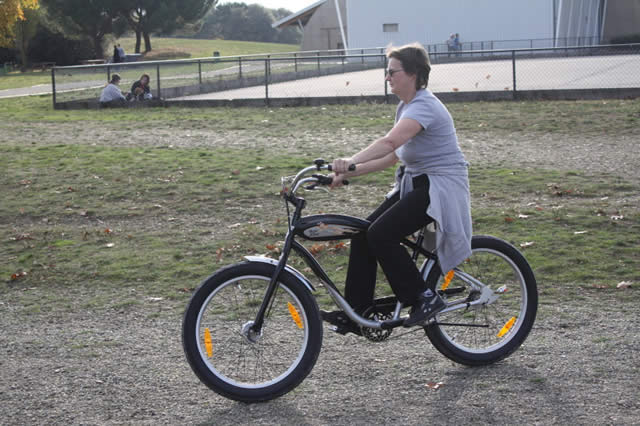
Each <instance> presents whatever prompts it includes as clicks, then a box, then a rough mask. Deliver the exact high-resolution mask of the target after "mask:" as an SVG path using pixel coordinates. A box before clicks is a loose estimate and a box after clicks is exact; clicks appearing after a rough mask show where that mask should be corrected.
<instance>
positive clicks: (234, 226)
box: [229, 222, 242, 228]
mask: <svg viewBox="0 0 640 426" xmlns="http://www.w3.org/2000/svg"><path fill="white" fill-rule="evenodd" d="M241 225H242V224H241V223H239V222H238V223H234V224H233V225H229V228H237V227H238V226H241Z"/></svg>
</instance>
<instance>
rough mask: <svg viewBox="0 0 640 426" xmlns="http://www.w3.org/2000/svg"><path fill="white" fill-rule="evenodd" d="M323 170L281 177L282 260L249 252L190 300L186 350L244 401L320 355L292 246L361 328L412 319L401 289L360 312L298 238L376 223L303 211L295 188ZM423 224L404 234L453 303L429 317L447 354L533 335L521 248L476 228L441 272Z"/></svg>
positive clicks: (386, 331)
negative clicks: (463, 252) (453, 263)
mask: <svg viewBox="0 0 640 426" xmlns="http://www.w3.org/2000/svg"><path fill="white" fill-rule="evenodd" d="M353 167H355V166H353ZM322 170H329V171H331V165H330V164H326V163H325V161H324V160H322V159H318V160H315V161H314V165H313V166H310V167H306V168H304V169H302V170H301V171H300V172H298V174H297V175H295V177H294V178H293V180H292V182H291V184H290V186H287V183H288V181H289V179H290V178H286V177H284V178H282V186H283V189H282V192H281V194H282V197H283V199H284V201H285V206H286V209H287V219H288V221H287V223H288V231H287V234H286V237H285V240H284V247H283V249H282V253H281V255H280V258H279V260H275V259H271V258H267V257H259V256H246V257H245V261H244V262H241V263H236V264H233V265H229V266H226V267H223V268H221V269H220V270H218V271H217V272H215V273H214V274H213V275H211V276H210V277H208V278H207V279H205V280H204V281H203V282H202V284H201V285H200V286H199V287H198V288H197V289H196V290H195V292H194V293H193V295H192V297H191V299H190V301H189V304H188V306H187V309H186V311H185V314H184V319H183V327H182V341H183V347H184V351H185V354H186V358H187V360H188V362H189V364H190V366H191V368H192V369H193V371H194V372H195V374H196V375H197V376H198V377H199V378H200V380H201V381H202V382H203V383H204V384H206V385H207V386H208V387H209V388H211V389H212V390H214V391H215V392H217V393H219V394H221V395H223V396H225V397H227V398H230V399H234V400H238V401H244V402H259V401H267V400H270V399H274V398H277V397H279V396H282V395H284V394H285V393H287V392H289V391H291V390H292V389H294V388H295V387H296V386H298V385H299V384H300V383H301V382H302V381H303V380H304V378H305V377H306V376H307V375H308V374H309V373H310V372H311V370H312V368H313V367H314V365H315V363H316V360H317V358H318V354H319V352H320V348H321V345H322V336H323V328H322V320H321V316H320V311H319V309H318V305H317V303H316V300H315V298H314V295H313V292H314V291H315V288H314V287H313V285H312V284H311V282H310V281H309V280H308V279H307V278H306V277H305V276H304V275H303V274H302V273H301V272H299V271H298V270H296V269H295V268H293V267H292V266H291V265H288V264H287V261H288V259H289V255H290V254H291V252H292V251H293V252H295V253H296V254H298V255H299V256H301V257H302V258H303V259H304V261H305V262H306V264H307V265H308V266H309V268H310V269H311V270H312V271H313V273H314V274H315V275H316V276H317V277H318V278H319V280H320V282H321V285H322V286H323V287H324V288H325V289H326V290H327V292H328V293H329V295H330V296H331V299H333V301H334V303H335V304H336V305H337V306H338V307H339V308H340V309H342V310H343V311H344V312H345V314H346V315H347V316H348V317H349V318H350V319H351V320H353V321H354V322H355V323H357V324H358V325H359V326H360V330H361V334H362V336H363V337H365V338H367V339H369V340H371V341H374V342H381V341H385V340H387V339H388V338H389V337H390V336H391V334H392V332H393V330H394V329H395V328H397V327H400V326H402V324H403V322H404V319H405V318H406V313H405V314H403V311H404V309H405V307H404V306H403V305H402V304H401V303H400V302H398V301H397V300H396V299H395V298H394V297H384V298H380V299H376V300H375V301H374V304H373V306H371V307H370V308H368V309H367V310H366V311H365V312H364V313H363V314H362V315H358V314H357V313H356V312H355V311H354V310H353V309H352V308H351V306H350V305H349V304H348V302H347V301H346V300H345V299H344V297H343V296H342V294H341V293H340V291H339V290H338V288H337V287H336V285H335V284H334V283H333V281H332V280H331V279H330V278H329V276H328V275H327V274H326V272H325V271H324V270H323V269H322V267H321V266H320V264H319V263H318V261H317V260H316V259H315V258H314V256H313V255H312V254H311V253H310V251H309V250H307V249H306V248H305V247H304V246H303V245H302V244H301V243H300V242H298V241H297V240H296V237H300V238H303V239H306V240H311V241H335V240H342V239H350V238H351V237H352V236H353V235H355V234H357V233H360V232H365V231H366V229H367V227H368V225H369V222H368V221H366V220H364V219H360V218H356V217H352V216H345V215H338V214H319V215H311V216H305V217H303V216H302V211H303V209H304V208H305V206H306V203H307V202H306V200H305V199H304V198H302V197H298V196H297V195H296V192H297V191H298V190H299V189H300V188H305V189H307V190H314V189H318V188H321V187H322V186H326V185H330V184H331V177H329V176H325V175H321V174H313V175H312V176H311V177H305V176H307V175H308V174H309V173H311V172H320V171H322ZM347 183H348V182H347ZM290 204H291V205H292V206H293V207H294V211H293V213H291V211H290V209H289V205H290ZM424 232H425V229H423V230H422V231H420V232H418V233H417V235H414V236H410V237H407V238H405V239H404V241H403V244H404V245H405V246H406V247H408V248H409V249H411V250H413V259H414V261H416V262H417V261H418V259H419V257H420V256H421V255H422V256H423V257H424V260H423V263H422V265H421V267H420V271H421V274H422V277H423V278H424V279H425V281H426V283H427V286H428V287H429V288H431V289H432V290H434V291H438V292H439V294H440V295H441V296H442V298H443V299H444V300H445V301H446V303H447V307H446V308H445V309H444V310H443V311H441V312H440V313H438V314H437V315H436V316H435V317H434V318H432V319H431V320H429V321H428V322H427V323H426V324H424V326H423V329H424V332H425V334H426V336H427V338H428V339H429V340H430V341H431V343H432V344H433V346H434V347H435V348H436V349H437V350H438V351H440V353H442V354H443V355H444V356H445V357H447V358H449V359H451V360H453V361H455V362H457V363H460V364H464V365H469V366H481V365H487V364H491V363H495V362H497V361H499V360H502V359H504V358H506V357H507V356H509V355H510V354H511V353H513V352H514V351H515V350H516V349H518V347H520V345H521V344H522V343H523V342H524V340H525V339H526V337H527V335H528V334H529V332H530V330H531V328H532V326H533V323H534V321H535V317H536V312H537V304H538V295H537V289H536V280H535V277H534V274H533V271H532V270H531V267H530V266H529V264H528V263H527V261H526V260H525V258H524V256H523V255H522V254H521V253H520V252H519V251H518V250H517V249H516V248H515V247H513V246H512V245H511V244H509V243H507V242H505V241H503V240H500V239H498V238H495V237H491V236H474V237H473V239H472V242H471V245H472V255H471V256H470V257H469V259H467V260H466V261H465V262H463V263H462V264H461V265H459V266H458V267H456V268H455V269H454V270H452V271H448V272H447V273H443V272H442V271H440V268H439V266H438V262H437V256H436V254H435V253H434V252H431V251H429V250H427V249H425V248H424V247H423V240H424ZM436 289H437V290H436Z"/></svg>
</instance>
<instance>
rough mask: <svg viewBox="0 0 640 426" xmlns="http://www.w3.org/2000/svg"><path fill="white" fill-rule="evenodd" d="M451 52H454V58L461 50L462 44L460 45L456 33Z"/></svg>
mask: <svg viewBox="0 0 640 426" xmlns="http://www.w3.org/2000/svg"><path fill="white" fill-rule="evenodd" d="M453 50H455V51H456V56H458V55H459V54H460V53H458V52H460V51H461V50H462V44H461V43H460V34H458V33H456V35H455V36H454V38H453Z"/></svg>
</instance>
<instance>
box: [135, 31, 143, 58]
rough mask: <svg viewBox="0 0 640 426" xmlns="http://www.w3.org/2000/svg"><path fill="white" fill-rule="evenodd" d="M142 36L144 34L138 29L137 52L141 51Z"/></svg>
mask: <svg viewBox="0 0 640 426" xmlns="http://www.w3.org/2000/svg"><path fill="white" fill-rule="evenodd" d="M141 38H142V34H141V33H140V30H139V29H136V53H140V41H141Z"/></svg>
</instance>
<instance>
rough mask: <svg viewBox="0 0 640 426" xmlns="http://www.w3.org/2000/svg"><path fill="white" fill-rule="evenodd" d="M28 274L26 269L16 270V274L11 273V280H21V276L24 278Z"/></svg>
mask: <svg viewBox="0 0 640 426" xmlns="http://www.w3.org/2000/svg"><path fill="white" fill-rule="evenodd" d="M26 276H27V273H26V272H25V271H20V272H16V273H15V274H11V281H15V280H19V279H20V278H24V277H26Z"/></svg>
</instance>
